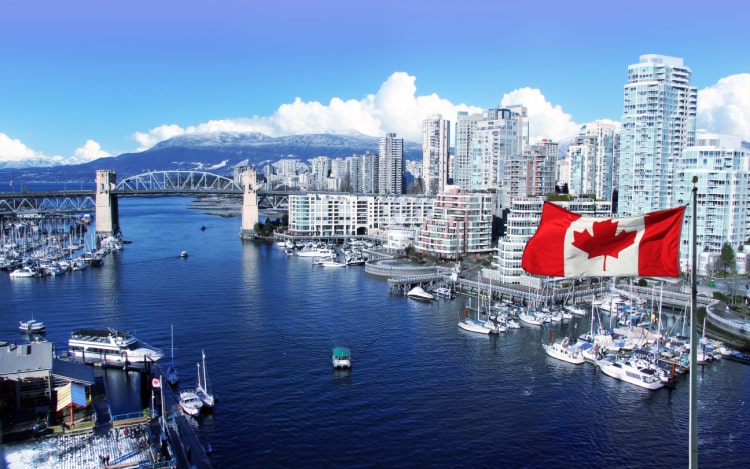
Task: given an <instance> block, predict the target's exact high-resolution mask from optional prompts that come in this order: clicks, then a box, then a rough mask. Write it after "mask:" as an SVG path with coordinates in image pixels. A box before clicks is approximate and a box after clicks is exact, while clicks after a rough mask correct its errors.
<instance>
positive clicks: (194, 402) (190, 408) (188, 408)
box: [180, 389, 203, 417]
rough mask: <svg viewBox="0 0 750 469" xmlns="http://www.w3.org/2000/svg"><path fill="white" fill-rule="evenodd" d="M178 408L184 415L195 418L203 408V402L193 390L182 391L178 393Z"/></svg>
mask: <svg viewBox="0 0 750 469" xmlns="http://www.w3.org/2000/svg"><path fill="white" fill-rule="evenodd" d="M180 408H182V410H183V412H185V413H186V414H188V415H192V416H193V417H197V416H198V415H200V413H201V409H202V408H203V401H202V400H201V398H200V396H198V394H197V393H196V392H195V391H194V390H192V389H184V390H182V391H180Z"/></svg>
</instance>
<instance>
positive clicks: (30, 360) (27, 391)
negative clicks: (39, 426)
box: [0, 341, 94, 430]
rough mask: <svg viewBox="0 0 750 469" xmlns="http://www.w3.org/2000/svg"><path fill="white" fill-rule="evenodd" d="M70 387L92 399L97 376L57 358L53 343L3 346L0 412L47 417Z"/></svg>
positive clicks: (84, 403) (90, 369) (0, 346)
mask: <svg viewBox="0 0 750 469" xmlns="http://www.w3.org/2000/svg"><path fill="white" fill-rule="evenodd" d="M71 383H72V384H74V385H75V386H78V387H79V388H80V389H81V390H82V391H83V393H84V394H85V396H86V397H87V398H90V396H91V386H92V385H93V384H94V372H93V370H92V368H91V367H90V366H87V365H82V364H78V363H72V362H68V361H64V360H60V359H58V358H55V357H54V345H53V344H52V342H47V341H37V342H30V343H23V344H20V345H17V344H15V343H14V344H9V343H8V342H0V408H3V409H16V410H20V411H27V410H28V411H35V412H36V413H42V414H46V413H47V412H48V411H49V410H50V405H51V403H52V402H53V400H59V399H55V393H56V392H57V390H58V389H60V388H62V387H63V386H66V385H68V384H71ZM87 403H88V402H82V403H80V404H82V405H83V406H86V405H87ZM6 430H7V429H6Z"/></svg>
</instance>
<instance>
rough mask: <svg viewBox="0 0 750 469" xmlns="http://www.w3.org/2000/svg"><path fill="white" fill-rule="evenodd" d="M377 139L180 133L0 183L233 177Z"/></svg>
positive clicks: (410, 150) (12, 175) (415, 155)
mask: <svg viewBox="0 0 750 469" xmlns="http://www.w3.org/2000/svg"><path fill="white" fill-rule="evenodd" d="M379 140H380V137H369V136H365V135H340V134H300V135H288V136H283V137H270V136H268V135H265V134H263V133H260V132H250V133H248V132H211V133H202V134H190V135H180V136H177V137H172V138H170V139H167V140H163V141H161V142H159V143H157V144H156V145H154V146H153V147H151V148H149V149H148V150H144V151H142V152H133V153H122V154H120V155H117V156H113V157H106V158H99V159H96V160H93V161H89V162H86V163H81V164H77V165H58V166H37V167H24V168H1V169H0V181H2V180H6V179H7V180H9V181H11V180H16V181H24V182H63V181H79V180H85V181H89V180H92V179H93V178H94V176H95V174H96V170H100V169H108V170H113V171H115V172H116V173H117V175H118V178H120V177H128V176H134V175H136V174H142V173H146V172H150V171H175V170H185V171H187V170H204V171H209V172H213V173H216V174H221V175H226V176H231V175H232V172H233V168H234V167H235V166H238V165H248V166H254V167H256V168H258V169H261V168H260V167H259V166H260V165H261V164H265V163H269V162H275V161H278V160H280V159H284V158H295V159H299V160H300V161H302V162H306V161H307V160H309V159H311V158H315V157H318V156H328V157H330V158H346V157H349V156H352V155H353V154H363V153H365V152H366V151H370V152H372V153H377V152H378V143H379ZM404 158H405V159H409V160H419V159H421V158H422V146H421V144H419V143H416V142H408V141H404Z"/></svg>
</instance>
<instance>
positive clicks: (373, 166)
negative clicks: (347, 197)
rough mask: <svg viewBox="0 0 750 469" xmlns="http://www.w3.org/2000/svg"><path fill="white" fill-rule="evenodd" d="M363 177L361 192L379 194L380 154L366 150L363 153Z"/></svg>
mask: <svg viewBox="0 0 750 469" xmlns="http://www.w3.org/2000/svg"><path fill="white" fill-rule="evenodd" d="M361 174H362V179H361V181H360V184H359V187H360V190H359V192H364V193H365V194H377V192H378V187H379V186H380V184H379V183H380V158H379V157H378V155H376V154H374V153H372V152H370V151H366V152H365V154H364V155H362V173H361Z"/></svg>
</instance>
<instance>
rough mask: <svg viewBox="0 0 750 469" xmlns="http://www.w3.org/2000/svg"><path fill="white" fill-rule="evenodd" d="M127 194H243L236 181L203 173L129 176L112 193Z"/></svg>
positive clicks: (159, 172)
mask: <svg viewBox="0 0 750 469" xmlns="http://www.w3.org/2000/svg"><path fill="white" fill-rule="evenodd" d="M112 192H113V193H116V194H120V195H127V194H134V195H135V194H165V193H171V194H242V187H240V186H239V185H238V184H237V183H236V182H235V181H234V180H232V179H230V178H227V177H224V176H219V175H217V174H212V173H207V172H203V171H153V172H149V173H143V174H138V175H136V176H129V177H127V178H125V179H123V180H122V181H120V182H119V183H118V184H117V186H116V187H115V188H114V190H113V191H112Z"/></svg>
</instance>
